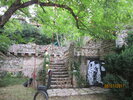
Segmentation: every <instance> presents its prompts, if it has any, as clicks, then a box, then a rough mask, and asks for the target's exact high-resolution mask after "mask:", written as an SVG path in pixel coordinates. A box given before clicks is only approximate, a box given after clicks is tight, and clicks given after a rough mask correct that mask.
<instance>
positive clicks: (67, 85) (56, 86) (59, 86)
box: [50, 84, 72, 88]
mask: <svg viewBox="0 0 133 100" xmlns="http://www.w3.org/2000/svg"><path fill="white" fill-rule="evenodd" d="M50 87H51V88H71V87H72V85H71V84H64V85H51V86H50Z"/></svg>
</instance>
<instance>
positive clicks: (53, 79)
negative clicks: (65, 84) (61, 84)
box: [51, 77, 71, 81]
mask: <svg viewBox="0 0 133 100" xmlns="http://www.w3.org/2000/svg"><path fill="white" fill-rule="evenodd" d="M51 80H52V81H56V80H58V81H61V80H66V81H67V80H71V79H70V78H69V77H66V78H54V77H52V79H51Z"/></svg>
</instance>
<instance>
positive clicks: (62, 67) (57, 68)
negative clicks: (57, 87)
mask: <svg viewBox="0 0 133 100" xmlns="http://www.w3.org/2000/svg"><path fill="white" fill-rule="evenodd" d="M52 69H57V70H58V69H59V70H60V69H66V67H52Z"/></svg>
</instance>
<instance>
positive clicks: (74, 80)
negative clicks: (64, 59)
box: [72, 70, 78, 88]
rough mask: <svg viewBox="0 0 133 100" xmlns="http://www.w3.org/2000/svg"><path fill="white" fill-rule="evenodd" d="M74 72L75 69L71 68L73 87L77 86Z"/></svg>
mask: <svg viewBox="0 0 133 100" xmlns="http://www.w3.org/2000/svg"><path fill="white" fill-rule="evenodd" d="M76 72H77V70H73V76H72V83H73V88H76V87H78V84H77V79H76V76H75V73H76Z"/></svg>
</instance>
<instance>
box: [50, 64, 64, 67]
mask: <svg viewBox="0 0 133 100" xmlns="http://www.w3.org/2000/svg"><path fill="white" fill-rule="evenodd" d="M49 66H50V67H65V66H64V65H58V64H50V65H49Z"/></svg>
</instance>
